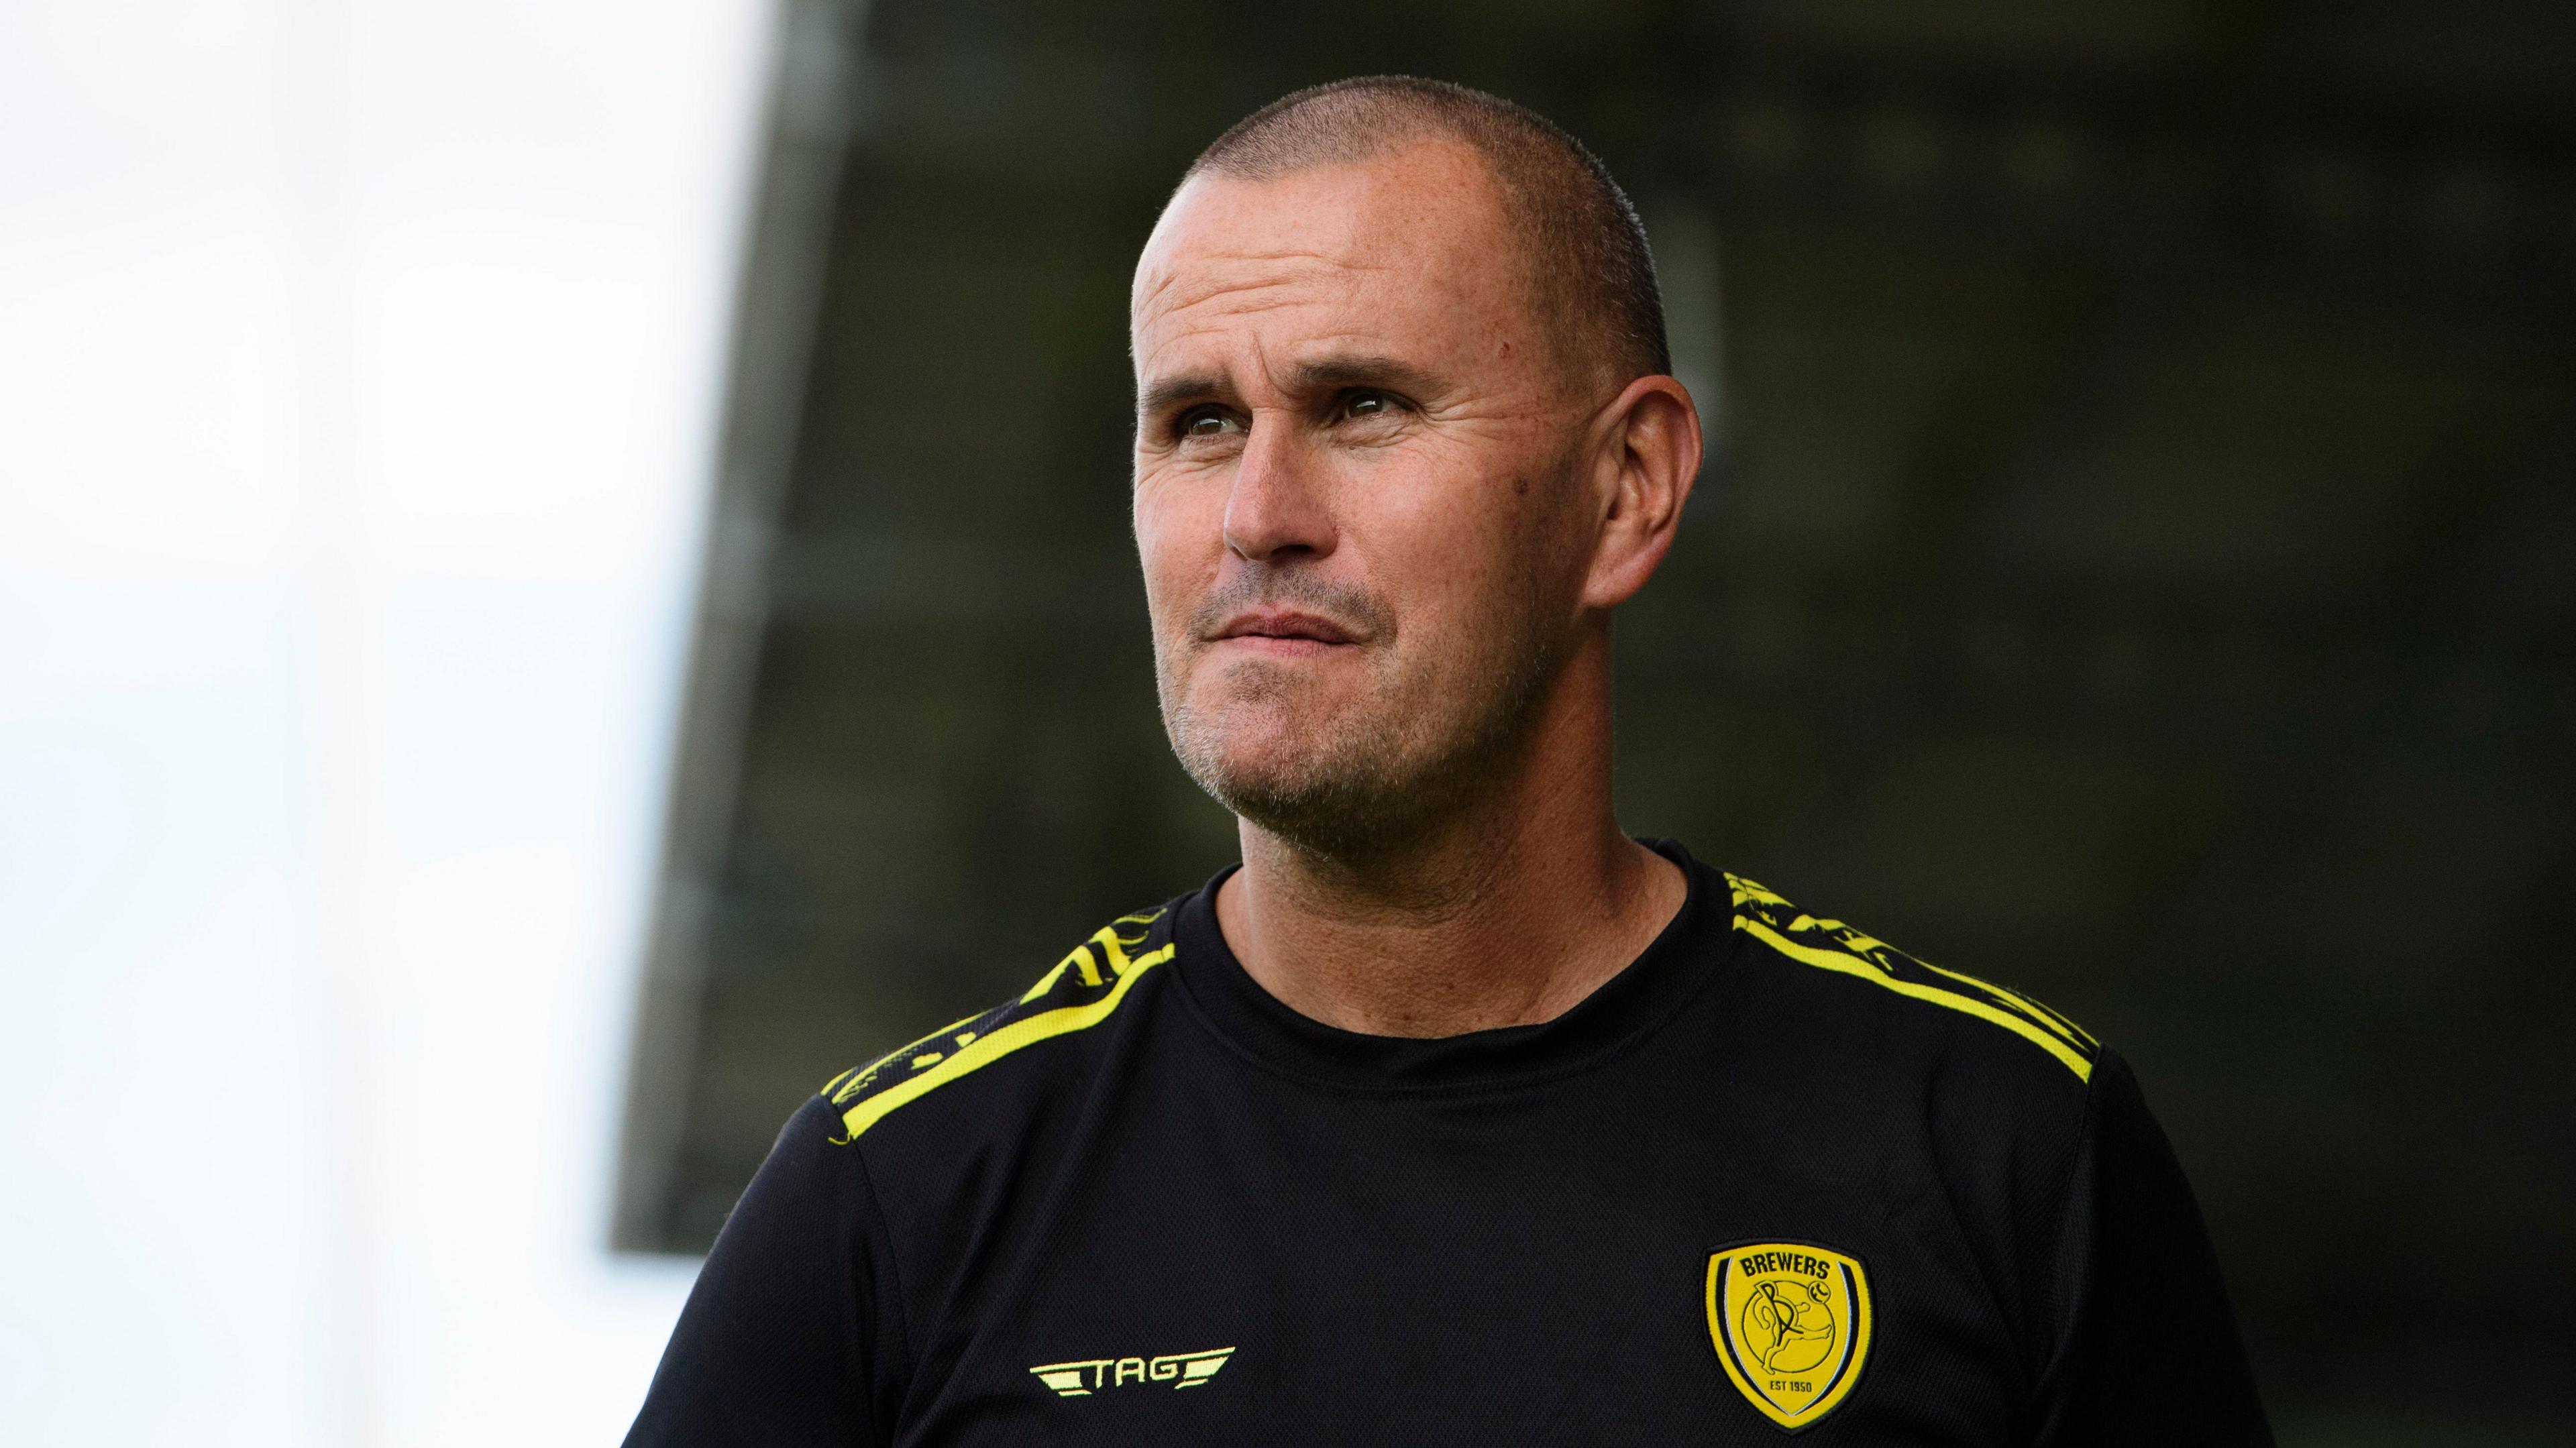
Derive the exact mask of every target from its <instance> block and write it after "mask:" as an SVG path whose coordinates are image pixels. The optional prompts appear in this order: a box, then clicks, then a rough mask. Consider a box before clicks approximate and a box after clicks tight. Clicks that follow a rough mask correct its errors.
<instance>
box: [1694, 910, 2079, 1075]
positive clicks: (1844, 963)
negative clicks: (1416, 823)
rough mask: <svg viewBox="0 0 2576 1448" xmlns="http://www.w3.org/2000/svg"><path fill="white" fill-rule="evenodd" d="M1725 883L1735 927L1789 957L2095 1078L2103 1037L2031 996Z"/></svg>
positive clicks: (1842, 924) (1838, 923)
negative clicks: (1965, 1022)
mask: <svg viewBox="0 0 2576 1448" xmlns="http://www.w3.org/2000/svg"><path fill="white" fill-rule="evenodd" d="M1726 883H1727V887H1728V889H1729V891H1730V892H1731V895H1732V898H1733V902H1734V907H1735V928H1736V929H1738V930H1741V931H1743V932H1745V933H1746V934H1748V935H1750V936H1752V937H1753V938H1754V939H1756V940H1759V941H1761V942H1762V943H1763V944H1765V945H1767V946H1769V947H1771V948H1772V949H1773V950H1776V951H1778V952H1779V953H1780V954H1782V955H1785V956H1787V957H1788V958H1789V959H1791V960H1794V961H1797V962H1799V963H1800V964H1803V965H1812V966H1814V967H1816V968H1817V969H1819V970H1830V971H1835V972H1837V973H1839V974H1842V975H1848V976H1853V977H1856V978H1858V979H1860V980H1865V981H1868V982H1869V983H1870V984H1872V985H1875V986H1881V987H1884V988H1885V989H1888V990H1892V991H1894V992H1896V993H1897V994H1898V995H1901V996H1909V997H1911V998H1913V999H1915V1000H1919V1001H1928V1002H1930V1003H1931V1004H1933V1005H1936V1006H1940V1007H1942V1008H1944V1009H1947V1010H1954V1011H1957V1012H1959V1013H1960V1014H1962V1015H1970V1016H1975V1017H1976V1018H1977V1019H1979V1020H1981V1021H1986V1022H1988V1023H1990V1024H1993V1025H1998V1026H2001V1027H2003V1028H2004V1029H2005V1030H2007V1031H2010V1032H2012V1033H2013V1034H2014V1035H2016V1036H2019V1037H2021V1038H2022V1039H2023V1040H2026V1041H2028V1042H2030V1043H2031V1044H2032V1045H2034V1046H2037V1047H2039V1048H2040V1049H2041V1050H2043V1051H2046V1052H2047V1053H2048V1054H2050V1055H2052V1056H2055V1057H2056V1058H2057V1059H2058V1061H2059V1062H2060V1063H2061V1064H2063V1065H2064V1066H2065V1067H2066V1069H2068V1070H2070V1071H2072V1072H2074V1073H2075V1075H2076V1079H2078V1080H2082V1081H2090V1080H2092V1079H2093V1058H2094V1056H2096V1055H2097V1054H2099V1053H2100V1051H2101V1049H2102V1043H2101V1042H2099V1041H2097V1040H2095V1039H2093V1037H2092V1035H2091V1034H2090V1033H2089V1032H2087V1031H2086V1030H2085V1029H2084V1028H2083V1027H2082V1026H2079V1025H2077V1024H2075V1023H2074V1022H2073V1021H2070V1020H2068V1019H2067V1018H2066V1017H2064V1016H2062V1015H2060V1014H2058V1013H2057V1012H2056V1011H2053V1010H2051V1009H2049V1008H2048V1007H2047V1006H2044V1005H2041V1004H2040V1003H2039V1002H2038V1001H2035V1000H2033V999H2031V998H2030V997H2029V996H2026V995H2023V994H2022V993H2021V992H2019V991H2016V990H2012V989H2010V988H2008V987H2005V986H2000V985H1996V984H1994V983H1993V982H1991V981H1983V980H1979V979H1977V978H1976V977H1975V976H1973V975H1962V974H1960V973H1959V972H1958V971H1955V970H1944V969H1942V968H1941V967H1939V966H1937V965H1934V964H1932V963H1931V962H1929V961H1924V960H1917V959H1915V958H1914V957H1913V956H1910V955H1908V954H1906V953H1905V952H1904V951H1901V950H1899V949H1897V948H1896V947H1894V946H1892V945H1889V944H1888V943H1887V942H1886V941H1883V940H1879V939H1876V938H1874V937H1872V936H1869V935H1864V934H1862V933H1861V932H1860V931H1858V930H1855V929H1853V928H1852V927H1850V926H1848V925H1845V924H1844V923H1842V922H1841V921H1839V920H1820V919H1818V918H1817V917H1815V916H1813V915H1809V914H1806V913H1805V912H1803V911H1801V910H1799V909H1798V907H1797V906H1795V905H1792V904H1790V903H1789V902H1788V901H1786V900H1783V899H1781V898H1780V897H1779V896H1778V895H1776V894H1774V893H1772V892H1771V891H1770V890H1767V889H1765V888H1763V887H1762V886H1760V885H1757V884H1755V883H1753V882H1752V881H1751V880H1747V879H1745V878H1743V877H1742V876H1739V875H1732V874H1730V875H1728V876H1727V877H1726Z"/></svg>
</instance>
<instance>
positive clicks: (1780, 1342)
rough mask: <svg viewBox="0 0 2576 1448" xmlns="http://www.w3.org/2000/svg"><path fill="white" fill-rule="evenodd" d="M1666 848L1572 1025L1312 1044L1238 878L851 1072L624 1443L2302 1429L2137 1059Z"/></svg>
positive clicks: (2110, 1440) (1668, 1438)
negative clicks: (1254, 931)
mask: <svg viewBox="0 0 2576 1448" xmlns="http://www.w3.org/2000/svg"><path fill="white" fill-rule="evenodd" d="M1658 848H1660V849H1662V850H1664V852H1665V853H1666V854H1668V855H1670V856H1671V857H1672V858H1673V859H1675V860H1676V861H1678V862H1680V863H1681V864H1682V865H1683V868H1684V870H1685V871H1686V872H1687V874H1688V875H1689V878H1690V892H1689V897H1688V900H1687V902H1686V903H1685V904H1684V905H1683V907H1682V910H1681V913H1680V914H1679V915H1677V916H1675V917H1674V919H1673V921H1672V923H1671V924H1670V925H1669V926H1667V927H1666V928H1665V930H1664V932H1663V934H1662V936H1661V937H1659V938H1658V939H1657V940H1656V941H1655V943H1654V944H1653V945H1652V946H1651V947H1650V948H1648V949H1647V951H1646V952H1645V954H1643V955H1641V956H1639V957H1638V958H1637V960H1636V961H1635V963H1633V964H1632V965H1630V966H1629V967H1628V968H1627V969H1626V970H1625V971H1623V972H1621V973H1620V974H1619V975H1618V976H1617V977H1615V978H1613V979H1612V980H1611V981H1610V982H1609V983H1608V984H1606V985H1604V986H1602V987H1601V988H1600V989H1599V990H1597V991H1595V992H1594V993H1593V994H1592V995H1591V996H1590V997H1589V998H1587V999H1585V1000H1584V1001H1583V1002H1582V1003H1581V1004H1579V1005H1577V1006H1576V1007H1575V1008H1574V1009H1572V1010H1570V1011H1567V1012H1566V1013H1565V1014H1563V1015H1562V1016H1559V1017H1558V1018H1557V1019H1555V1020H1553V1021H1549V1022H1546V1023H1544V1024H1542V1025H1535V1026H1516V1027H1511V1028H1508V1029H1504V1030H1493V1031H1478V1032H1474V1033H1471V1034H1468V1035H1463V1036H1453V1037H1448V1038H1445V1039H1437V1040H1407V1039H1395V1038H1388V1037H1378V1036H1364V1035H1356V1034H1353V1033H1351V1032H1347V1031H1341V1030H1336V1029H1334V1028H1332V1027H1329V1026H1325V1025H1322V1024H1319V1023H1317V1022H1315V1021H1312V1020H1309V1019H1307V1018H1306V1017H1304V1016H1301V1015H1299V1014H1297V1013H1296V1012H1294V1011H1292V1010H1290V1009H1289V1008H1288V1007H1286V1006H1285V1005H1282V1004H1281V1003H1280V1002H1279V1001H1278V1000H1276V999H1275V998H1273V997H1272V996H1270V995H1269V994H1268V993H1267V992H1265V991H1264V990H1263V989H1262V988H1261V987H1260V986H1259V985H1258V984H1257V983H1255V982H1254V981H1253V980H1252V978H1251V977H1250V976H1248V975H1246V974H1245V973H1244V971H1243V968H1242V967H1241V966H1240V965H1239V964H1237V963H1236V961H1235V959H1234V956H1233V954H1232V952H1231V951H1229V950H1228V949H1227V947H1226V943H1225V940H1224V937H1223V936H1222V935H1221V934H1220V933H1219V931H1218V929H1217V925H1216V917H1215V912H1214V909H1213V905H1212V901H1213V898H1214V892H1215V884H1214V883H1213V882H1211V884H1210V885H1209V886H1208V887H1207V888H1205V889H1201V890H1197V891H1194V892H1192V893H1190V894H1188V895H1184V896H1182V897H1181V898H1180V899H1179V900H1177V901H1174V902H1173V903H1172V904H1170V905H1168V906H1166V907H1164V908H1163V909H1161V910H1157V911H1154V912H1151V913H1149V914H1140V915H1131V916H1127V917H1124V918H1122V919H1120V920H1118V921H1116V922H1114V923H1113V924H1111V925H1110V926H1109V927H1108V928H1106V929H1104V930H1102V931H1101V932H1100V933H1099V934H1097V935H1095V936H1093V937H1092V938H1091V940H1090V941H1088V942H1086V943H1085V944H1084V945H1082V946H1081V947H1079V948H1077V949H1076V950H1075V951H1074V952H1073V953H1072V954H1071V955H1068V956H1066V957H1065V958H1064V960H1063V961H1062V962H1060V963H1059V964H1057V965H1056V967H1055V968H1054V969H1052V970H1050V971H1048V972H1047V973H1046V974H1045V976H1044V977H1042V978H1041V979H1040V980H1039V981H1038V982H1037V984H1036V985H1034V986H1033V987H1031V988H1030V990H1029V992H1028V993H1027V994H1026V995H1024V996H1022V997H1020V998H1019V999H1018V1000H1016V1001H1013V1002H1011V1003H1010V1004H1008V1005H1004V1006H1002V1007H1000V1008H998V1009H995V1010H992V1011H988V1012H986V1013H984V1014H983V1015H980V1016H976V1017H974V1018H972V1019H970V1020H965V1021H960V1022H958V1023H957V1024H956V1025H953V1026H950V1027H949V1028H947V1029H946V1030H943V1031H940V1032H939V1033H937V1034H936V1035H933V1036H929V1037H926V1038H924V1039H922V1040H920V1041H916V1042H914V1043H913V1044H911V1045H909V1046H906V1047H904V1048H903V1049H902V1050H899V1051H897V1052H895V1053H894V1054H892V1055H890V1056H887V1057H885V1058H884V1059H882V1060H879V1061H877V1062H876V1063H875V1064H873V1065H870V1066H868V1067H867V1068H865V1069H864V1070H859V1071H853V1072H847V1073H844V1074H843V1075H841V1076H838V1077H835V1078H834V1079H833V1080H832V1081H831V1082H830V1083H829V1084H827V1085H826V1086H825V1087H824V1089H823V1092H822V1094H821V1095H820V1096H818V1097H817V1098H816V1099H814V1100H812V1101H809V1102H807V1103H806V1105H805V1107H804V1109H802V1110H800V1111H799V1112H797V1113H796V1115H795V1117H794V1118H793V1119H792V1120H790V1121H789V1122H788V1123H787V1128H786V1130H785V1132H783V1133H782V1134H781V1135H780V1137H779V1139H778V1145H777V1147H776V1149H775V1150H774V1151H773V1152H772V1153H771V1154H770V1157H769V1161H768V1164H767V1165H765V1166H763V1167H762V1168H761V1170H760V1174H759V1175H758V1177H756V1178H755V1179H754V1180H753V1182H752V1184H751V1187H750V1190H749V1191H747V1192H746V1193H745V1194H744V1196H743V1199H742V1202H741V1204H740V1205H739V1206H737V1207H736V1208H735V1210H734V1213H733V1216H732V1218H731V1219H730V1220H729V1221H728V1222H727V1223H726V1224H725V1228H724V1231H723V1233H722V1234H721V1235H720V1236H719V1237H718V1238H717V1240H716V1245H715V1251H714V1253H713V1255H711V1256H710V1257H709V1258H708V1259H707V1264H706V1268H705V1270H704V1271H703V1272H702V1273H701V1274H700V1275H699V1278H698V1283H697V1287H696V1290H695V1291H694V1292H692V1293H691V1294H690V1297H689V1302H688V1306H687V1308H686V1309H685V1310H684V1311H683V1312H682V1314H681V1316H680V1321H679V1326H678V1327H677V1329H676V1330H675V1331H674V1332H673V1333H672V1335H671V1344H670V1348H669V1350H668V1351H667V1352H666V1353H665V1355H664V1357H663V1359H662V1365H661V1368H660V1370H659V1371H658V1372H657V1373H656V1374H655V1375H654V1378H653V1387H652V1391H651V1394H650V1396H649V1397H648V1398H647V1400H646V1402H645V1404H644V1410H643V1413H642V1415H641V1416H640V1417H638V1418H637V1420H636V1423H635V1427H634V1431H633V1432H632V1434H631V1435H630V1436H629V1437H628V1438H627V1442H628V1443H629V1444H630V1445H671V1448H680V1445H689V1448H705V1445H719V1444H781V1445H786V1444H793V1445H818V1448H819V1445H826V1444H868V1445H879V1444H882V1445H898V1444H900V1445H930V1444H939V1445H951V1444H955V1445H983V1444H1023V1443H1029V1444H1034V1443H1048V1444H1057V1443H1062V1444H1085V1443H1097V1444H1192V1445H1207V1444H1228V1445H1232V1444H1280V1445H1301V1448H1303V1445H1322V1444H1359V1443H1384V1444H1405V1445H1415V1444H1443V1443H1454V1444H1473V1445H1479V1448H1484V1445H1495V1444H1520V1443H1567V1444H1601V1443H1654V1444H1666V1443H1674V1444H1680V1443H1693V1444H1765V1443H1772V1442H1776V1441H1779V1439H1780V1437H1781V1436H1782V1435H1783V1434H1784V1433H1789V1432H1796V1433H1800V1434H1805V1435H1811V1436H1810V1437H1809V1438H1808V1441H1810V1442H1812V1443H1814V1444H1817V1445H1829V1444H1846V1443H1849V1444H1858V1443H1871V1444H1905V1445H1910V1448H1926V1445H1937V1444H2085V1445H2096V1444H2127V1443H2138V1444H2159V1445H2170V1444H2176V1443H2191V1444H2195V1445H2232V1444H2257V1443H2269V1442H2270V1441H2271V1434H2270V1432H2269V1430H2268V1429H2267V1428H2266V1426H2265V1423H2264V1417H2263V1410H2262V1406H2261V1404H2260V1402H2259V1401H2258V1399H2257V1398H2256V1395H2255V1390H2254V1384H2253V1380H2252V1377H2251V1375H2250V1373H2249V1372H2248V1371H2247V1368H2246V1363H2245V1356H2244V1350H2243V1348H2242V1347H2241V1346H2240V1344H2239V1342H2238V1339H2237V1334H2236V1325H2235V1320H2234V1317H2233V1314H2232V1313H2231V1312H2230V1310H2229V1307H2228V1303H2227V1295H2226V1291H2225V1289H2224V1288H2223V1287H2222V1286H2221V1284H2220V1281H2219V1275H2218V1268H2217V1264H2216V1261H2215V1260H2214V1258H2213V1256H2212V1254H2211V1251H2210V1246H2209V1240H2208V1236H2207V1233H2206V1231H2205V1230H2204V1229H2203V1227H2202V1225H2201V1219H2200V1214H2199V1211H2198V1209H2197V1208H2196V1207H2195V1206H2194V1205H2193V1202H2192V1197H2191V1190H2190V1188H2189V1187H2188V1186H2187V1185H2186V1184H2185V1183H2184V1181H2183V1177H2182V1172H2181V1170H2180V1168H2179V1167H2178V1166H2176V1164H2175V1162H2174V1157H2173V1153H2172V1150H2171V1149H2170V1148H2169V1147H2168V1146H2167V1145H2166V1143H2165V1138H2164V1135H2163V1133H2162V1132H2161V1131H2159V1130H2158V1129H2157V1127H2156V1124H2155V1122H2154V1120H2153V1119H2152V1118H2151V1117H2150V1116H2149V1115H2148V1114H2147V1108H2146V1105H2145V1103H2144V1102H2143V1101H2142V1100H2141V1098H2140V1096H2139V1094H2138V1087H2137V1083H2136V1081H2135V1079H2134V1078H2133V1077H2132V1076H2131V1075H2130V1073H2129V1069H2128V1067H2127V1066H2125V1065H2123V1064H2122V1063H2121V1062H2120V1060H2119V1058H2118V1057H2116V1056H2114V1055H2112V1054H2111V1053H2110V1052H2108V1051H2105V1050H2103V1049H2102V1048H2101V1047H2100V1046H2099V1045H2098V1044H2097V1043H2096V1042H2095V1041H2094V1040H2093V1038H2092V1037H2090V1036H2088V1035H2086V1034H2085V1033H2084V1032H2083V1031H2082V1030H2081V1029H2079V1028H2077V1027H2076V1026H2074V1025H2073V1024H2072V1023H2070V1022H2068V1021H2067V1020H2066V1018H2064V1017H2063V1016H2060V1015H2058V1014H2056V1013H2055V1012H2053V1011H2051V1010H2049V1009H2048V1008H2046V1007H2045V1006H2042V1005H2039V1004H2038V1003H2036V1002H2034V1001H2032V1000H2030V999H2029V998H2027V997H2025V996H2021V995H2018V994H2015V993H2014V992H2012V991H2009V990H2005V989H2003V988H2002V987H1999V986H1994V985H1989V984H1987V983H1985V982H1983V981H1979V980H1975V979H1972V978H1970V977H1968V976H1964V975H1959V974H1956V973H1954V972H1951V971H1946V970H1943V969H1941V968H1939V967H1937V966H1933V965H1929V964H1926V963H1925V962H1922V961H1919V960H1916V959H1914V958H1912V957H1910V956H1907V955H1904V954H1902V953H1900V952H1898V951H1896V950H1894V949H1892V948H1890V947H1888V946H1887V945H1885V944H1883V943H1881V942H1879V941H1877V940H1873V939H1871V938H1870V937H1868V936H1866V935H1863V934H1861V933H1860V932H1859V931H1856V930H1853V929H1851V928H1850V927H1848V926H1845V925H1843V924H1841V923H1839V922H1837V921H1832V920H1820V919H1817V918H1815V917H1813V916H1810V915H1807V914H1804V913H1802V912H1800V911H1799V910H1798V909H1797V908H1796V907H1795V906H1793V905H1790V904H1789V903H1788V902H1787V901H1785V900H1782V899H1781V898H1780V897H1779V896H1777V895H1775V894H1773V893H1771V892H1770V891H1768V890H1766V889H1764V888H1762V887H1761V886H1759V885H1756V884H1753V883H1752V882H1751V881H1748V880H1742V879H1738V878H1736V877H1734V876H1732V875H1725V874H1720V873H1718V872H1716V871H1713V870H1710V869H1708V868H1706V867H1705V866H1701V865H1698V864H1696V863H1694V862H1692V861H1691V860H1690V859H1689V857H1688V856H1687V855H1686V854H1684V853H1683V852H1682V851H1681V850H1680V849H1679V848H1678V847H1676V846H1670V845H1659V846H1658ZM1219 878H1220V879H1222V878H1223V877H1222V876H1220V877H1219Z"/></svg>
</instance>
